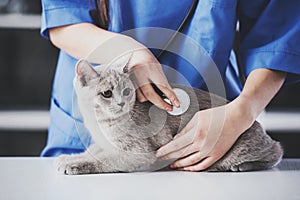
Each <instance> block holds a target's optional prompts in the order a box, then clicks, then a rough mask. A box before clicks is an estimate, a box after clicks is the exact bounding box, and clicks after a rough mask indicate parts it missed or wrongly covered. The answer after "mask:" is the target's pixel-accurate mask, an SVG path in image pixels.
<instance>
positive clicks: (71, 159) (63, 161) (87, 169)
mask: <svg viewBox="0 0 300 200" xmlns="http://www.w3.org/2000/svg"><path fill="white" fill-rule="evenodd" d="M97 162H98V161H97V159H95V158H93V157H92V156H90V155H88V154H87V153H86V152H84V153H81V154H72V155H61V156H59V157H58V158H57V159H56V168H57V171H58V173H60V174H67V175H77V174H94V173H99V170H98V169H97V166H98V164H97Z"/></svg>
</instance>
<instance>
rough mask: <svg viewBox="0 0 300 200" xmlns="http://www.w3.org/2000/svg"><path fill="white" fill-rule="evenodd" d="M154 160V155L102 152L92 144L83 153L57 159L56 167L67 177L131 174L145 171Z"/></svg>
mask: <svg viewBox="0 0 300 200" xmlns="http://www.w3.org/2000/svg"><path fill="white" fill-rule="evenodd" d="M155 160H156V157H155V155H154V154H153V155H152V154H151V155H140V154H131V153H125V152H118V151H112V152H103V151H102V149H101V148H99V147H98V146H97V145H95V144H94V145H91V146H90V147H89V148H88V149H87V150H86V151H85V152H84V153H81V154H74V155H62V156H60V157H58V158H57V161H56V166H57V170H58V172H59V173H61V174H68V175H76V174H97V173H107V172H132V171H140V170H145V169H147V167H148V166H149V165H151V164H152V163H153V162H154V161H155ZM148 168H149V167H148Z"/></svg>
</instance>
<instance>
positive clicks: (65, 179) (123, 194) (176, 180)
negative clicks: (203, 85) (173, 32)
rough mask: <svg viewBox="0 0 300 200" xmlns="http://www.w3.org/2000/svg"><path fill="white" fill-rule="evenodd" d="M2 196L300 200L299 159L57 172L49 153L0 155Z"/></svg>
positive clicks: (6, 198)
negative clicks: (248, 167)
mask: <svg viewBox="0 0 300 200" xmlns="http://www.w3.org/2000/svg"><path fill="white" fill-rule="evenodd" d="M0 199H1V200H11V199H12V200H14V199H22V200H27V199H30V200H34V199H43V200H47V199H51V200H54V199H55V200H59V199H65V200H67V199H68V200H69V199H71V200H77V199H80V200H82V199H87V200H92V199H97V200H98V199H104V200H107V199H122V200H123V199H130V200H135V199H143V200H147V199H151V200H152V199H165V200H168V199H172V200H176V199H181V200H183V199H197V200H199V199H203V200H204V199H208V200H216V199H222V200H226V199H230V200H235V199H243V200H250V199H251V200H256V199H257V200H260V199H262V200H268V199H272V200H276V199H278V200H283V199H284V200H300V159H285V160H283V161H282V162H281V163H280V164H279V166H278V167H276V168H274V169H272V170H267V171H257V172H243V173H227V172H226V173H210V172H182V171H169V172H138V173H115V174H95V175H79V176H67V175H59V174H57V173H56V171H55V168H54V159H53V158H38V157H0Z"/></svg>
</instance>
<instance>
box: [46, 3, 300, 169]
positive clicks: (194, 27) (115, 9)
mask: <svg viewBox="0 0 300 200" xmlns="http://www.w3.org/2000/svg"><path fill="white" fill-rule="evenodd" d="M42 4H43V15H42V28H41V34H42V35H43V36H44V37H45V38H47V39H49V40H51V42H52V43H53V44H54V45H55V46H56V47H58V48H59V49H61V51H60V54H59V58H58V64H57V69H56V74H55V78H54V83H53V92H52V98H51V108H50V115H51V122H50V127H49V135H48V142H47V145H46V147H45V149H44V150H43V152H42V156H57V155H59V154H62V153H79V152H82V151H84V149H85V145H84V143H89V142H91V141H90V138H89V137H88V134H86V136H83V137H79V136H78V133H77V129H78V127H76V125H75V124H82V122H81V121H80V119H77V118H76V116H74V115H73V112H72V97H73V85H72V82H73V78H74V76H75V64H76V62H77V61H78V59H80V58H85V57H87V56H88V55H89V53H90V52H92V50H93V49H95V48H96V47H97V46H99V44H101V43H103V42H104V41H107V39H109V38H112V37H117V38H120V39H122V40H124V41H125V42H126V43H129V44H132V46H133V47H135V46H143V43H144V42H145V41H146V40H149V39H155V38H147V37H146V36H145V37H144V36H142V37H138V36H137V38H132V37H129V36H125V35H123V34H119V33H120V32H122V31H125V30H129V29H134V28H140V27H162V28H167V29H172V30H174V31H176V30H179V29H180V30H179V31H180V32H181V33H183V34H185V35H186V36H188V37H190V38H192V39H193V40H194V41H196V42H197V43H198V44H199V45H200V46H201V47H203V48H204V49H205V51H206V52H207V53H208V54H209V55H210V57H211V58H212V59H213V61H214V62H215V64H216V66H217V68H218V70H219V72H220V75H221V77H222V79H223V82H224V86H225V90H226V98H227V99H229V100H232V101H231V103H229V104H227V105H225V106H223V107H222V109H223V110H225V112H226V115H225V119H224V124H221V125H222V129H221V132H220V136H219V137H218V140H217V141H216V143H215V145H214V148H213V149H212V150H211V151H210V152H209V153H208V154H205V155H203V154H202V153H201V152H203V151H205V149H203V148H204V146H205V144H204V141H206V140H205V138H208V137H209V134H210V133H209V131H208V130H209V128H210V127H214V126H217V127H218V126H220V124H210V123H211V115H212V113H213V112H214V111H216V109H220V108H213V109H209V110H204V111H199V112H197V113H196V114H195V116H194V117H193V118H192V120H191V121H190V122H189V124H188V125H187V126H186V127H185V128H184V129H183V130H182V131H181V132H180V133H179V134H178V136H176V137H175V139H174V140H172V141H171V142H170V143H168V144H167V145H165V146H163V147H162V148H160V149H159V150H158V151H157V156H158V157H161V156H165V157H168V158H178V157H179V159H178V160H177V161H176V162H174V163H172V165H171V167H174V168H177V167H183V168H184V169H185V170H190V171H201V170H205V169H206V168H207V167H209V166H210V165H212V164H213V163H214V162H216V161H217V160H218V159H220V158H221V157H222V156H223V155H224V154H225V153H226V152H227V151H228V150H229V149H230V147H231V146H232V145H233V144H234V142H235V141H236V140H237V138H238V137H239V136H240V134H241V133H242V132H244V131H245V130H246V129H247V128H248V127H250V126H251V124H252V123H253V122H254V120H255V119H256V118H257V116H258V115H259V114H260V113H261V111H262V110H263V109H264V108H265V107H266V105H267V104H268V103H269V102H270V100H271V99H272V98H273V97H274V95H275V94H276V93H277V92H278V90H279V89H280V88H281V86H282V85H283V84H285V83H292V82H296V81H298V80H299V78H300V76H299V75H300V48H299V46H300V12H299V8H300V1H298V0H290V1H288V2H287V1H282V0H273V1H269V0H253V1H245V0H227V1H223V0H199V1H193V0H163V1H162V0H130V1H129V0H128V1H123V0H122V1H115V0H111V1H104V0H100V1H99V2H97V5H96V2H94V1H89V0H65V1H61V0H42ZM183 22H184V23H183ZM237 22H239V33H240V36H239V40H238V44H239V49H240V54H239V56H238V57H237V59H238V60H239V64H240V66H241V68H240V70H239V69H238V67H237V63H236V58H235V55H234V53H233V51H232V49H233V41H234V38H235V33H236V24H237ZM158 38H159V36H158ZM114 48H116V49H117V48H118V47H114V46H111V49H110V51H111V52H112V53H114ZM182 48H183V49H182V50H184V51H188V50H189V49H188V47H186V48H187V49H184V48H185V47H182ZM190 52H192V50H191V51H190ZM157 56H158V53H155V51H153V52H152V53H151V51H148V50H146V49H143V50H140V51H136V52H134V54H133V56H132V58H131V60H130V62H129V65H128V68H129V70H130V69H131V68H133V67H138V66H139V65H143V66H147V63H152V64H151V66H150V64H149V67H146V68H145V67H144V68H143V70H144V74H146V75H147V77H146V78H147V79H148V80H150V81H152V82H154V83H158V84H157V85H158V86H159V88H160V89H161V90H162V92H163V93H165V94H166V96H167V97H168V98H169V99H170V100H171V102H172V104H173V105H174V106H176V107H178V106H179V104H180V102H179V101H178V99H177V97H176V95H175V94H174V92H173V90H172V89H171V87H170V86H169V83H168V81H167V79H166V78H165V76H164V74H163V70H162V67H161V66H160V64H159V63H164V64H166V65H169V66H170V67H172V68H174V69H176V70H177V71H179V72H180V73H181V74H183V75H184V76H185V77H186V79H187V80H189V81H190V82H189V84H190V85H192V86H193V87H197V88H203V89H206V86H205V83H204V81H203V78H202V77H201V76H200V75H199V73H195V71H193V67H192V66H190V64H189V63H187V62H185V61H184V60H183V59H181V58H180V56H176V55H175V57H174V55H171V54H168V53H167V52H166V53H163V55H161V56H160V57H159V58H157ZM158 59H159V60H158ZM193 59H198V58H197V56H194V57H193ZM153 63H154V64H153ZM201 70H203V71H208V73H206V76H207V77H205V78H206V79H213V78H214V77H209V74H210V73H209V70H210V69H209V68H204V69H201ZM157 77H159V78H157ZM242 77H246V80H245V82H244V83H243V84H242V83H241V81H240V80H241V78H242ZM137 78H138V77H137ZM137 97H138V99H139V100H140V101H142V102H143V101H148V100H149V101H151V102H152V103H154V104H155V105H156V106H158V107H159V108H161V109H165V110H172V106H171V105H169V104H167V103H166V102H164V101H162V99H161V98H160V97H159V96H158V95H157V94H156V93H155V92H154V90H153V88H152V87H151V86H150V85H149V84H146V85H143V87H141V88H139V89H138V91H137ZM75 122H76V123H75ZM82 126H83V125H82ZM83 140H84V141H83ZM187 149H188V151H186V150H187ZM183 152H184V153H183Z"/></svg>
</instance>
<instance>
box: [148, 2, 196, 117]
mask: <svg viewBox="0 0 300 200" xmlns="http://www.w3.org/2000/svg"><path fill="white" fill-rule="evenodd" d="M197 3H198V0H193V2H192V5H191V7H190V9H189V11H188V13H187V15H186V16H185V18H184V19H183V20H182V22H181V24H180V25H179V27H178V29H177V30H176V31H175V33H174V35H173V36H172V37H171V39H170V40H169V41H168V43H167V44H166V45H165V47H164V48H163V49H162V50H161V51H160V52H159V54H158V55H157V58H158V59H159V58H160V57H161V56H162V55H163V53H164V52H165V51H166V50H167V49H168V47H169V46H170V45H171V44H172V42H173V41H174V40H175V38H176V36H177V34H178V33H179V32H181V31H182V29H183V27H184V25H185V24H186V22H187V21H188V20H189V19H190V18H191V17H192V15H193V14H194V12H195V9H196V6H197ZM152 87H153V88H154V90H155V91H156V93H158V95H159V96H160V97H161V98H162V99H164V101H166V102H167V103H169V104H170V103H171V102H170V100H169V99H167V98H166V96H164V94H163V93H162V92H161V91H160V90H159V89H158V88H157V86H156V85H154V84H152ZM173 91H174V93H175V94H176V96H177V98H178V99H179V101H180V107H179V108H176V107H175V106H173V110H172V111H168V113H169V114H170V115H175V116H176V115H182V114H184V113H185V112H186V111H187V110H188V108H189V106H190V103H191V100H190V97H189V95H188V93H187V92H186V91H184V90H183V89H180V88H173Z"/></svg>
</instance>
